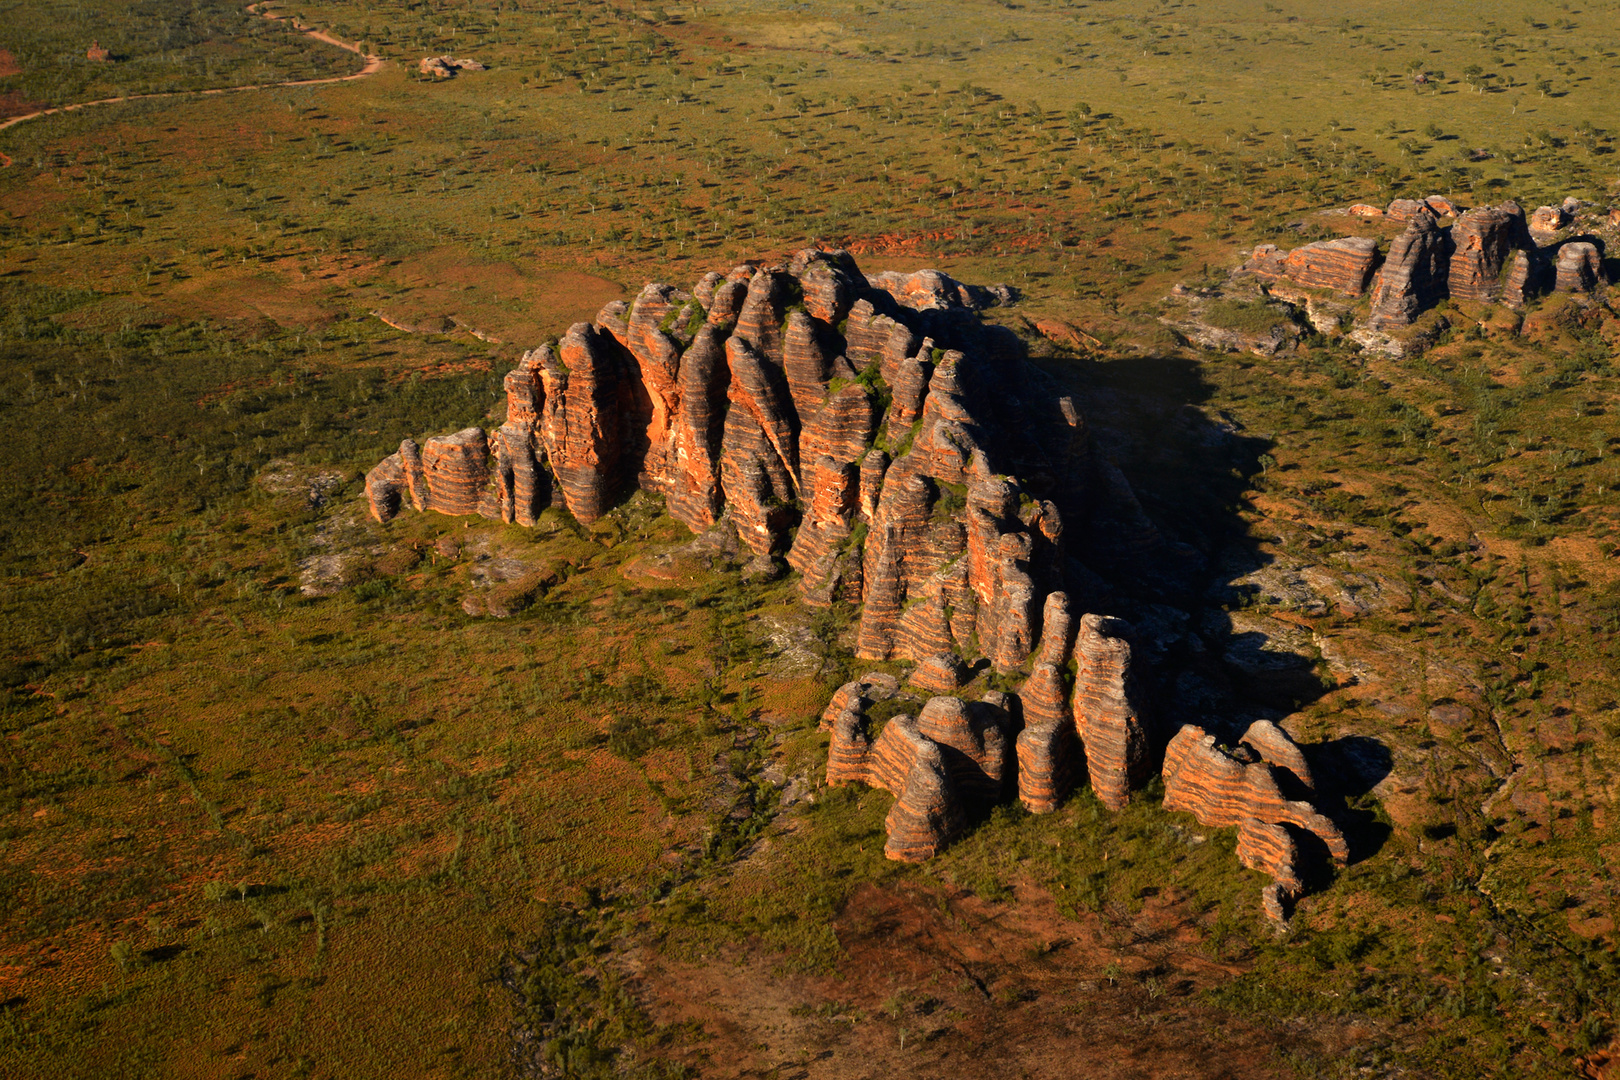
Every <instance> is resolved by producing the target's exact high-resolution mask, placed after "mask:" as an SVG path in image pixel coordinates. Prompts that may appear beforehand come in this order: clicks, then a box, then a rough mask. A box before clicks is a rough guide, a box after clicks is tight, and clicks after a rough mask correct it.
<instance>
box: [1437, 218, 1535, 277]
mask: <svg viewBox="0 0 1620 1080" xmlns="http://www.w3.org/2000/svg"><path fill="white" fill-rule="evenodd" d="M1451 246H1452V253H1451V262H1450V265H1449V266H1448V267H1447V276H1446V287H1447V290H1448V291H1449V293H1450V295H1451V296H1452V297H1453V298H1455V299H1459V300H1479V301H1490V300H1496V299H1499V298H1500V297H1501V295H1502V285H1503V281H1502V271H1503V269H1504V267H1506V266H1507V263H1508V256H1509V255H1510V254H1511V253H1512V252H1514V251H1515V250H1524V249H1528V248H1530V247H1532V246H1533V244H1532V243H1531V242H1530V237H1529V230H1528V229H1527V228H1526V227H1525V221H1524V212H1523V211H1522V210H1520V209H1519V206H1518V204H1517V203H1512V202H1508V203H1503V204H1502V205H1501V206H1495V207H1480V208H1479V209H1476V210H1470V211H1468V212H1467V213H1466V214H1463V215H1462V216H1461V217H1460V218H1458V219H1457V223H1456V224H1455V225H1453V226H1452V228H1451Z"/></svg>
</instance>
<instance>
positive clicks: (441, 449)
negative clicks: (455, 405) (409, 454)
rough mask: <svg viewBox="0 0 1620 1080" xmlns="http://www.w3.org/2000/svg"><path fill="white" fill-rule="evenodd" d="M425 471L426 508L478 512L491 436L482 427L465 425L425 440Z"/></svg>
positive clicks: (444, 512)
mask: <svg viewBox="0 0 1620 1080" xmlns="http://www.w3.org/2000/svg"><path fill="white" fill-rule="evenodd" d="M422 473H423V475H424V477H425V478H426V480H427V496H426V497H425V498H424V499H423V500H422V506H423V509H425V510H437V511H438V512H439V513H441V514H473V513H477V512H478V507H479V503H480V502H481V501H482V499H483V494H484V486H485V485H486V484H487V483H488V481H489V440H488V439H487V438H486V437H485V436H484V431H483V429H482V428H475V427H474V428H463V429H462V430H461V431H458V432H456V433H455V434H454V435H435V436H434V437H433V438H431V439H429V440H428V441H427V442H425V443H423V444H422Z"/></svg>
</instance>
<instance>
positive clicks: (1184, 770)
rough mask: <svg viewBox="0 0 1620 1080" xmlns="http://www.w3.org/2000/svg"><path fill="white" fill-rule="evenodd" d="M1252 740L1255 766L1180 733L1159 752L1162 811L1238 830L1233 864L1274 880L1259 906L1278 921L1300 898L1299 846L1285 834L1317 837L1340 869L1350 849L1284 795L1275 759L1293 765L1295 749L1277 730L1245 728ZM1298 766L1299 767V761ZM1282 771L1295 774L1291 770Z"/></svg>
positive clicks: (1192, 729) (1196, 730)
mask: <svg viewBox="0 0 1620 1080" xmlns="http://www.w3.org/2000/svg"><path fill="white" fill-rule="evenodd" d="M1251 736H1253V738H1254V740H1255V741H1256V742H1258V743H1260V744H1261V745H1262V746H1265V747H1266V749H1265V750H1260V747H1255V749H1256V750H1257V751H1259V754H1258V756H1259V758H1260V760H1256V761H1249V762H1245V761H1243V760H1240V759H1239V758H1238V757H1237V756H1235V755H1234V754H1232V753H1230V752H1228V751H1226V750H1224V749H1222V748H1221V747H1220V746H1219V745H1218V744H1217V742H1216V740H1215V736H1213V735H1210V734H1209V733H1208V732H1206V731H1204V729H1203V728H1200V727H1197V726H1194V725H1188V726H1186V727H1183V728H1182V729H1181V730H1180V731H1178V732H1177V733H1176V736H1175V738H1173V739H1171V740H1170V744H1169V746H1167V747H1166V748H1165V752H1164V806H1165V809H1167V810H1185V811H1187V812H1188V813H1190V814H1192V815H1193V816H1194V817H1195V818H1197V819H1198V821H1199V823H1200V824H1203V825H1208V826H1212V827H1215V828H1228V827H1236V828H1237V830H1238V856H1239V858H1240V859H1241V860H1242V861H1243V863H1244V865H1245V866H1250V867H1253V868H1255V869H1262V870H1265V871H1266V872H1267V873H1269V874H1271V875H1272V877H1273V879H1274V880H1273V884H1272V885H1271V886H1270V887H1269V888H1268V889H1267V891H1266V894H1265V897H1264V903H1265V907H1266V911H1267V914H1269V915H1271V916H1272V917H1273V918H1278V919H1280V918H1282V917H1283V916H1284V914H1285V907H1284V905H1285V904H1286V903H1287V902H1289V901H1291V900H1292V899H1294V898H1295V897H1297V896H1298V895H1299V893H1300V891H1301V885H1300V881H1299V875H1298V873H1297V871H1296V868H1295V863H1296V861H1297V859H1298V846H1297V843H1296V842H1295V840H1294V839H1293V837H1292V836H1291V835H1290V834H1289V832H1288V828H1296V829H1300V830H1302V831H1304V832H1307V833H1310V834H1312V835H1313V836H1315V837H1316V838H1317V839H1318V840H1320V841H1321V842H1322V843H1323V844H1324V845H1325V846H1326V848H1327V850H1328V854H1329V856H1330V857H1331V858H1332V859H1333V861H1334V862H1335V863H1337V864H1338V865H1340V866H1342V865H1344V864H1345V863H1346V862H1347V861H1348V860H1349V855H1350V848H1349V844H1348V843H1347V842H1346V841H1345V838H1344V834H1343V833H1342V832H1340V830H1339V828H1338V826H1337V825H1335V824H1334V823H1333V822H1332V821H1330V820H1329V819H1328V818H1327V817H1325V816H1324V815H1323V814H1321V813H1320V812H1319V811H1318V810H1317V809H1316V808H1315V807H1314V806H1312V805H1311V804H1310V803H1308V802H1304V801H1295V800H1290V799H1288V798H1286V797H1285V796H1284V795H1283V792H1282V789H1281V788H1280V787H1279V785H1278V777H1277V770H1278V768H1279V766H1278V765H1276V764H1274V762H1273V759H1281V760H1289V759H1292V758H1294V757H1295V756H1296V755H1297V753H1298V748H1297V747H1293V745H1292V740H1289V739H1288V738H1287V735H1286V734H1285V733H1284V732H1283V731H1282V729H1281V728H1278V727H1276V726H1275V725H1268V726H1267V728H1266V729H1264V730H1263V731H1262V732H1256V731H1255V728H1254V727H1251V728H1250V729H1249V732H1248V733H1246V734H1245V736H1244V741H1245V742H1246V743H1248V742H1249V740H1250V737H1251ZM1251 745H1252V744H1251ZM1290 747H1292V749H1290ZM1268 753H1269V754H1270V755H1271V756H1270V757H1267V756H1266V755H1267V754H1268ZM1298 764H1301V765H1302V764H1303V756H1302V755H1299V757H1298ZM1282 767H1285V768H1288V769H1289V770H1290V772H1291V773H1292V772H1293V768H1294V766H1282ZM1304 771H1305V773H1306V777H1300V776H1298V774H1297V773H1295V774H1294V779H1296V780H1298V781H1300V782H1302V783H1306V784H1307V786H1308V780H1307V777H1308V776H1309V769H1308V768H1307V769H1305V770H1304ZM1285 827H1287V828H1285Z"/></svg>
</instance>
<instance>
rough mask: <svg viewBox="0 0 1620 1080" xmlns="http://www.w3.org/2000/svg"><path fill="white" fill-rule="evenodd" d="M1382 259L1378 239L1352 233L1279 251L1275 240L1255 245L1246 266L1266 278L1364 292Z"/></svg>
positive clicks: (1316, 286) (1304, 286)
mask: <svg viewBox="0 0 1620 1080" xmlns="http://www.w3.org/2000/svg"><path fill="white" fill-rule="evenodd" d="M1377 259H1378V241H1377V240H1374V239H1373V238H1372V237H1367V236H1348V237H1345V238H1344V239H1341V240H1323V241H1319V242H1318V243H1315V244H1305V245H1304V246H1302V247H1297V248H1295V249H1294V250H1292V251H1279V250H1278V249H1277V248H1276V247H1274V246H1272V245H1271V244H1261V245H1260V246H1259V247H1257V248H1255V249H1254V252H1253V254H1252V255H1251V256H1250V258H1249V261H1248V262H1246V263H1244V264H1243V269H1245V270H1247V271H1249V272H1250V273H1252V274H1254V275H1255V276H1256V277H1258V278H1261V279H1263V280H1266V281H1287V282H1291V283H1292V284H1294V285H1298V286H1300V287H1301V288H1305V289H1332V290H1334V291H1335V292H1341V293H1345V294H1346V295H1349V296H1360V295H1361V294H1362V293H1363V292H1364V291H1366V288H1367V280H1368V279H1369V278H1370V277H1371V276H1372V272H1373V266H1374V264H1375V263H1376V262H1377Z"/></svg>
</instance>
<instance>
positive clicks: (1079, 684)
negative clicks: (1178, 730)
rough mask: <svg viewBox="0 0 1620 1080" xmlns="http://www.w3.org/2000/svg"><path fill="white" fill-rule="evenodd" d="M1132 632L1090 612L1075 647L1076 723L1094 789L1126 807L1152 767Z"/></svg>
mask: <svg viewBox="0 0 1620 1080" xmlns="http://www.w3.org/2000/svg"><path fill="white" fill-rule="evenodd" d="M1129 632H1130V628H1129V627H1128V626H1127V625H1126V624H1125V623H1123V622H1121V621H1120V620H1118V619H1110V618H1106V617H1104V616H1101V615H1086V616H1083V617H1082V618H1081V620H1080V632H1079V635H1078V636H1077V638H1076V640H1075V645H1074V658H1075V661H1076V669H1077V670H1076V672H1075V677H1074V701H1073V710H1074V726H1075V730H1076V731H1078V732H1079V734H1080V741H1081V742H1082V743H1083V744H1084V745H1085V749H1086V768H1087V771H1088V772H1089V773H1090V776H1091V788H1092V790H1093V791H1094V792H1096V795H1097V799H1098V801H1099V802H1101V803H1102V804H1103V805H1104V806H1106V807H1108V808H1109V809H1110V810H1120V809H1123V808H1124V807H1125V804H1126V803H1127V802H1129V801H1130V794H1131V788H1133V787H1135V786H1136V785H1137V784H1139V783H1141V782H1142V781H1143V780H1145V779H1146V777H1147V768H1148V754H1149V749H1150V748H1149V746H1148V730H1147V723H1146V721H1145V720H1144V718H1143V717H1142V709H1141V696H1142V690H1141V687H1140V685H1139V682H1138V680H1137V678H1136V672H1135V671H1134V670H1133V667H1132V661H1131V645H1130V642H1129V641H1128V640H1126V635H1127V634H1128V633H1129Z"/></svg>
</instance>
